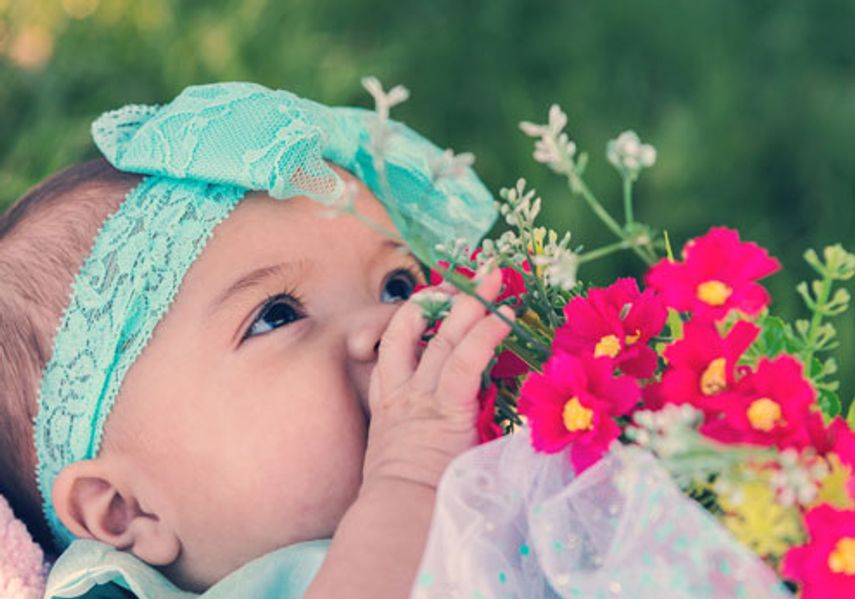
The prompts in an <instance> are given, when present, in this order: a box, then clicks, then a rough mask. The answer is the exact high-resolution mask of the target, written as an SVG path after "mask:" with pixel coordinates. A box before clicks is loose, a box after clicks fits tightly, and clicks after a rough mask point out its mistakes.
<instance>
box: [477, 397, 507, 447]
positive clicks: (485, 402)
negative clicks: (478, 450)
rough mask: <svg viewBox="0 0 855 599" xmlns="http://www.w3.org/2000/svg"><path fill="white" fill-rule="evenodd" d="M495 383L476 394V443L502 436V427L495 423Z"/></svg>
mask: <svg viewBox="0 0 855 599" xmlns="http://www.w3.org/2000/svg"><path fill="white" fill-rule="evenodd" d="M498 392H499V390H498V389H497V388H496V385H495V384H493V385H490V386H489V387H487V389H485V390H483V391H481V392H480V393H479V394H478V406H479V408H478V420H477V421H476V424H475V428H476V430H477V431H478V443H486V442H487V441H492V440H493V439H497V438H499V437H501V436H502V427H501V426H499V425H498V424H497V423H496V395H497V394H498Z"/></svg>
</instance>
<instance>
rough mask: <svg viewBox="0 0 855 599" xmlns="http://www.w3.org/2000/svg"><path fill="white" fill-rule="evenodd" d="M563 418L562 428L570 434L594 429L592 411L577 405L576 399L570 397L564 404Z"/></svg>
mask: <svg viewBox="0 0 855 599" xmlns="http://www.w3.org/2000/svg"><path fill="white" fill-rule="evenodd" d="M563 416H564V426H565V427H567V430H568V431H570V432H571V433H575V432H577V431H587V430H591V429H592V428H594V424H593V420H594V410H589V409H588V408H586V407H585V406H583V405H582V404H581V403H579V398H577V397H571V398H570V401H568V402H567V403H566V404H564V414H563Z"/></svg>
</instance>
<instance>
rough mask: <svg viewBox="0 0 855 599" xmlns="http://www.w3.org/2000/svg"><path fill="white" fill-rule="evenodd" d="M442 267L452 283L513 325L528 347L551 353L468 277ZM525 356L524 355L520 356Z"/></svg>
mask: <svg viewBox="0 0 855 599" xmlns="http://www.w3.org/2000/svg"><path fill="white" fill-rule="evenodd" d="M439 268H440V271H439V272H440V274H441V275H442V277H443V278H444V279H445V280H446V281H449V282H450V283H451V284H452V285H454V286H455V287H457V288H458V289H460V291H462V292H464V293H466V294H467V295H471V296H472V297H474V298H475V299H476V300H478V301H479V302H480V303H481V305H483V306H484V307H485V308H487V310H489V311H490V312H492V313H493V314H495V315H496V316H497V317H498V318H499V320H501V321H502V322H504V323H505V324H506V325H508V326H509V327H511V330H512V331H513V332H514V333H515V334H516V336H517V337H518V338H519V339H521V340H523V341H524V342H525V344H526V346H527V347H530V348H531V349H533V350H534V351H536V352H537V353H538V354H539V355H549V347H547V346H546V345H544V344H543V343H541V341H540V340H538V339H537V338H536V337H535V336H534V335H532V334H531V333H530V332H529V331H527V330H525V328H524V327H523V326H522V325H520V324H519V323H517V322H515V321H511V320H509V319H508V318H507V317H506V316H505V315H504V314H502V313H501V312H499V311H498V309H497V308H496V307H495V306H494V305H493V304H492V303H491V302H488V301H487V300H485V299H484V298H483V297H481V296H480V295H478V294H477V293H476V291H475V285H473V284H472V282H471V281H470V280H469V279H467V278H466V277H464V276H462V275H460V274H459V273H456V272H454V271H453V270H451V269H450V268H449V269H443V268H442V267H439ZM520 358H523V356H520Z"/></svg>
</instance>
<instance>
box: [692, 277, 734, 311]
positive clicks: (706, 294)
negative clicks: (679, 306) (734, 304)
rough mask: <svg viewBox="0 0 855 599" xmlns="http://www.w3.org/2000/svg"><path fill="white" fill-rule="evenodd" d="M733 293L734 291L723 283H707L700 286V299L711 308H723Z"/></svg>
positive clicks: (713, 281)
mask: <svg viewBox="0 0 855 599" xmlns="http://www.w3.org/2000/svg"><path fill="white" fill-rule="evenodd" d="M732 293H733V289H731V288H730V287H728V286H727V285H725V284H724V283H722V282H721V281H716V280H712V281H706V282H705V283H701V284H700V285H698V299H699V300H701V301H702V302H705V303H707V304H709V305H710V306H721V305H723V304H724V302H726V301H727V298H729V297H730V294H732Z"/></svg>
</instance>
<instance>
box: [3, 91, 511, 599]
mask: <svg viewBox="0 0 855 599" xmlns="http://www.w3.org/2000/svg"><path fill="white" fill-rule="evenodd" d="M271 107H272V108H271ZM330 110H331V109H327V107H322V106H320V105H317V104H314V103H311V102H308V101H305V100H301V99H299V98H296V97H294V96H291V95H290V94H287V93H286V92H272V91H270V90H266V89H265V88H261V87H260V86H251V85H247V84H222V85H214V86H203V87H198V88H189V89H188V90H186V91H185V92H184V93H183V94H182V95H181V96H179V98H177V99H176V101H175V102H174V103H173V104H171V105H167V106H166V107H164V108H162V109H160V108H154V107H129V108H128V109H126V110H125V111H124V112H121V113H118V114H116V113H114V114H112V115H105V117H103V118H102V119H101V120H100V121H99V122H98V124H96V127H95V128H94V133H95V136H96V141H97V142H98V144H99V147H101V149H102V151H103V152H104V153H105V155H106V156H107V158H108V160H109V161H110V162H111V163H112V164H113V165H116V166H118V167H119V170H117V169H116V168H114V167H113V166H111V165H110V164H108V163H107V162H106V161H104V160H103V159H99V160H96V161H93V162H90V163H87V164H84V165H80V166H76V167H72V168H71V169H69V170H67V171H65V172H63V173H60V174H59V175H56V176H54V177H53V178H51V179H49V180H48V181H46V182H44V183H42V184H41V185H40V186H38V187H37V188H35V189H34V190H33V191H31V192H30V193H29V194H27V195H26V196H25V197H24V198H22V199H21V200H19V202H18V203H16V205H15V206H13V207H12V208H11V209H10V210H8V211H7V213H6V214H4V215H3V217H2V220H0V269H2V272H3V276H2V285H3V288H4V289H3V292H2V294H0V343H2V345H0V348H2V352H3V355H2V359H0V381H2V385H3V396H2V400H1V401H0V410H2V412H0V414H2V419H3V422H4V427H3V434H2V435H0V472H2V476H0V480H2V489H0V491H2V493H3V494H5V495H6V496H7V497H9V498H10V501H12V502H13V505H14V507H15V509H16V511H17V513H18V514H19V515H20V516H21V517H22V518H24V519H25V520H26V521H27V523H28V525H29V526H30V529H31V531H33V533H34V534H35V535H36V537H37V538H38V539H39V540H40V541H41V542H42V544H43V545H44V546H46V547H51V546H52V547H53V548H54V549H57V550H61V549H64V548H65V545H67V544H68V543H69V542H70V541H72V540H73V539H80V540H77V541H74V542H73V543H72V544H71V548H70V549H69V550H68V551H67V552H66V554H65V555H63V556H62V557H60V559H59V562H58V563H57V564H56V566H55V567H54V571H53V573H52V577H51V581H49V585H48V587H49V596H50V595H51V594H52V592H56V593H60V592H62V593H63V594H62V595H61V596H64V597H74V596H82V595H83V594H85V593H86V592H87V590H88V589H89V588H91V587H92V586H93V585H95V584H104V583H107V582H111V581H112V582H114V583H116V584H118V585H119V586H121V587H123V588H124V589H128V590H130V591H132V592H133V593H135V594H137V595H138V596H167V594H166V589H170V592H172V591H174V592H175V595H174V596H176V597H178V596H182V597H184V596H192V595H185V594H179V593H180V591H179V589H183V590H186V591H189V592H192V593H205V594H204V596H205V597H208V596H211V597H226V596H229V597H230V596H262V595H260V594H253V593H249V592H248V591H247V589H248V588H249V587H248V586H246V585H250V584H258V585H259V586H258V589H262V590H266V591H269V592H276V593H277V594H276V596H278V597H281V596H286V597H291V596H293V597H298V596H301V595H302V592H303V590H304V589H305V595H304V596H305V597H334V596H347V597H354V598H357V597H372V598H379V597H404V596H407V594H408V592H409V589H410V588H411V586H412V584H413V579H414V577H415V573H416V568H417V566H418V564H419V560H420V558H421V555H422V551H423V549H424V544H425V540H426V537H427V531H428V527H429V524H430V520H431V514H432V510H433V503H434V499H435V493H436V486H437V483H438V481H439V478H440V476H441V475H442V473H443V471H444V470H445V468H446V466H447V465H448V463H449V462H450V461H451V460H452V459H453V458H454V457H455V456H457V455H458V454H460V453H462V452H463V451H464V450H466V449H467V448H469V447H471V446H473V445H474V444H475V442H476V433H475V428H474V423H475V419H476V413H477V405H478V404H477V399H476V396H477V393H478V390H479V385H480V381H481V376H482V372H483V370H484V369H485V368H486V366H487V365H488V363H489V361H490V359H491V357H492V356H493V354H494V350H495V348H496V347H497V346H498V345H499V343H500V342H501V340H502V339H503V338H504V337H505V335H506V334H507V333H508V331H509V327H508V326H507V324H505V323H503V322H502V321H501V320H500V319H499V318H498V317H497V316H496V315H491V314H489V313H488V312H487V311H486V310H485V309H484V307H483V306H482V304H481V303H479V302H478V301H477V300H476V299H474V298H472V297H469V296H466V295H463V294H460V295H455V296H454V302H453V308H452V310H451V312H450V314H449V316H448V317H447V319H446V321H445V322H444V324H443V326H442V327H441V328H440V331H439V333H438V335H437V336H436V337H434V338H433V339H432V340H431V341H430V342H429V343H428V344H427V346H426V348H425V349H424V352H423V353H421V352H420V350H419V342H420V340H421V336H422V333H423V332H424V330H425V328H426V326H427V323H426V321H425V320H424V318H423V317H422V314H421V308H420V307H419V306H418V305H417V304H416V303H415V302H412V301H408V300H409V298H410V297H411V296H412V294H413V291H414V288H415V287H416V286H417V285H419V284H422V283H423V278H422V274H421V271H420V267H419V262H418V261H417V260H416V259H415V258H414V256H413V255H412V254H411V253H409V252H407V251H406V245H405V243H404V242H405V241H406V242H407V243H410V245H412V243H413V242H414V240H415V243H419V244H422V247H433V245H434V243H433V242H434V241H437V240H439V237H438V233H437V232H438V231H439V230H440V228H439V227H433V229H432V228H431V226H430V225H431V223H432V222H434V221H436V222H438V223H440V224H442V225H443V226H444V227H445V228H446V229H447V231H448V232H450V233H455V232H459V231H460V230H461V228H460V227H456V226H455V222H457V221H459V222H462V223H463V224H464V225H465V227H468V229H466V230H467V232H468V234H469V237H470V238H471V239H472V240H473V241H477V237H479V236H480V235H483V234H484V233H485V232H486V230H487V229H488V228H489V225H490V224H491V223H492V220H493V218H494V214H493V213H492V211H493V207H492V201H491V199H490V198H489V194H488V193H487V192H486V190H484V189H483V186H481V185H480V183H478V182H477V179H475V177H474V174H472V173H471V171H469V172H467V173H465V175H464V176H463V179H464V180H463V181H462V182H461V183H459V184H456V183H455V182H454V181H449V180H446V181H440V180H439V178H438V177H431V176H430V173H427V174H425V173H422V172H420V171H419V169H420V168H423V165H424V164H426V163H429V161H430V160H433V159H435V158H436V156H437V155H438V154H440V153H439V151H438V149H436V148H435V147H434V146H432V144H429V143H428V142H426V141H425V140H422V139H421V138H420V137H418V136H417V135H416V134H414V133H413V132H411V131H409V130H406V129H404V128H402V127H400V126H399V125H397V124H393V123H390V122H382V119H381V122H380V123H379V126H386V127H388V128H389V129H388V130H389V131H392V133H391V134H386V135H385V137H384V134H383V133H382V130H381V129H379V128H373V129H372V127H373V126H376V125H377V123H375V122H374V121H373V120H372V119H373V118H375V117H374V115H373V113H367V112H366V111H356V110H350V111H347V110H343V111H342V112H339V113H333V112H327V111H330ZM265 111H266V112H265ZM332 114H334V115H335V118H332V117H331V116H330V115H332ZM188 115H189V116H188ZM181 119H183V120H181ZM277 119H280V120H277ZM176 121H179V122H180V123H181V124H180V126H177V125H175V123H176ZM371 123H374V125H371ZM147 135H148V137H146V136H147ZM253 136H256V137H258V139H252V143H253V144H254V146H253V147H252V148H250V147H249V145H248V144H249V143H250V142H248V141H247V139H249V138H252V137H253ZM396 136H397V137H399V138H400V139H401V140H403V141H402V143H404V142H406V144H407V145H406V146H405V147H404V148H403V149H400V148H396V147H395V146H394V139H393V138H394V137H396ZM390 139H391V140H392V141H390ZM152 140H155V141H154V142H153V141H152ZM259 140H260V141H259ZM135 144H136V145H135ZM153 144H154V145H153ZM157 144H160V145H157ZM276 144H278V145H276ZM325 144H326V145H325ZM188 148H189V149H188ZM416 150H418V151H420V152H423V153H424V154H423V155H419V154H418V153H417V152H416ZM182 152H185V153H186V155H188V156H190V158H189V159H188V160H187V161H182V158H181V156H182ZM252 152H255V153H252ZM379 152H383V159H384V160H386V159H388V163H387V165H386V166H385V167H380V168H378V164H379V163H378V160H377V158H378V153H379ZM396 152H397V154H396ZM420 165H422V166H420ZM131 172H134V173H142V174H147V175H151V176H150V177H147V178H145V179H143V178H141V177H140V176H138V175H135V174H130V173H131ZM434 174H436V173H434ZM408 175H409V178H408ZM414 181H415V182H416V183H418V185H421V186H422V187H421V188H420V187H418V186H417V185H416V184H415V183H413V182H414ZM455 185H458V186H457V187H454V186H455ZM419 189H426V190H428V192H429V194H433V195H432V196H429V197H418V192H419ZM247 190H257V191H247ZM301 191H302V193H301ZM452 193H453V194H454V195H453V196H452ZM285 198H287V199H285ZM342 198H345V199H346V201H347V202H348V206H349V208H350V209H348V210H341V209H339V210H338V211H337V212H336V215H335V216H334V217H332V218H331V217H330V216H331V215H330V207H329V206H328V205H324V203H326V204H329V203H330V202H331V201H335V202H341V201H342ZM438 198H439V200H438ZM443 198H446V199H448V203H449V204H450V203H451V202H452V200H453V201H454V202H455V205H454V206H453V208H454V210H451V209H449V210H448V211H447V212H446V213H444V214H440V215H439V216H437V213H436V211H437V210H440V209H442V207H443V206H444V205H445V202H444V200H442V199H443ZM283 199H284V201H283ZM318 200H320V201H318ZM427 200H430V201H432V202H434V203H435V204H434V205H432V206H426V205H424V203H423V202H425V201H427ZM135 202H137V203H138V206H137V205H135V204H134V203H135ZM440 204H442V205H440ZM461 206H462V208H461ZM420 211H423V213H420ZM431 211H434V212H433V213H431ZM354 213H355V214H354ZM357 215H358V216H359V218H357ZM473 223H477V224H475V225H473ZM113 225H115V226H113ZM383 230H385V231H396V230H397V232H398V234H399V235H400V236H401V238H397V239H396V238H394V237H390V236H387V235H385V234H383V233H382V232H381V231H383ZM402 238H403V239H402ZM99 244H100V245H99ZM500 286H501V279H500V275H499V273H498V272H497V271H493V272H490V273H485V274H484V275H483V276H482V277H481V278H480V280H479V287H478V293H479V294H480V295H481V296H482V297H483V298H484V299H486V300H488V301H492V300H493V299H495V298H496V297H497V296H498V294H499V288H500ZM69 298H71V299H69ZM500 311H501V312H502V314H503V315H504V316H505V317H506V318H509V319H511V318H513V312H512V311H511V310H510V309H508V308H507V307H503V308H502V309H500ZM147 327H148V328H147ZM81 389H83V390H87V389H88V390H91V391H92V393H83V392H81V391H80V390H81ZM34 420H35V431H34V427H33V424H32V423H33V421H34ZM42 504H44V514H45V516H44V517H43V516H42ZM51 537H52V538H53V539H54V541H53V542H52V541H51ZM324 539H331V541H329V544H328V550H327V551H325V549H326V545H325V544H323V542H322V545H320V548H321V551H320V553H318V552H317V550H318V547H319V545H318V543H317V542H318V541H319V540H324ZM96 542H97V543H96ZM306 542H314V544H313V543H306ZM281 548H285V549H286V551H284V552H283V551H282V550H281ZM302 549H305V550H306V551H308V552H309V553H311V552H312V551H314V552H315V553H314V554H312V555H320V556H321V558H322V564H321V559H320V558H319V559H317V560H315V562H312V561H311V559H309V560H307V559H306V558H305V556H306V555H307V553H306V552H304V551H302ZM115 550H119V551H118V552H117V551H115ZM324 554H325V556H324ZM271 555H272V556H278V557H275V558H274V561H273V562H264V563H266V564H272V566H271V568H272V569H273V570H276V569H277V568H280V570H282V571H287V572H291V573H292V574H293V576H292V578H290V579H289V578H287V577H286V578H284V579H279V581H278V582H277V583H276V584H277V585H280V586H279V587H278V588H273V587H272V586H270V587H264V586H263V584H262V583H260V582H258V579H259V578H263V577H264V576H266V575H267V574H260V573H259V572H267V570H263V569H260V568H259V569H256V570H253V571H252V572H253V573H252V574H251V575H247V578H246V579H243V582H242V583H235V582H234V580H238V579H234V580H233V581H232V583H231V586H229V584H228V581H229V578H230V576H229V575H230V574H231V577H234V576H235V575H236V574H239V572H240V571H241V570H242V569H243V568H246V567H247V565H248V564H251V563H261V562H260V561H259V560H261V561H263V560H265V559H267V558H266V557H265V556H271ZM130 556H133V557H132V558H131V557H130ZM123 560H124V561H123ZM128 560H132V561H128ZM276 560H279V561H276ZM301 560H303V561H301ZM105 564H106V565H108V566H109V565H110V564H114V565H115V564H118V565H115V566H110V567H105ZM142 564H147V565H148V566H151V567H152V568H144V567H143V566H142ZM312 564H314V565H312ZM111 567H112V568H113V570H111V569H110V568H111ZM99 568H101V569H100V570H99ZM155 570H156V571H155ZM315 570H317V574H316V575H314V574H315ZM111 572H115V574H110V573H111ZM135 573H139V574H135ZM313 575H314V576H313ZM250 578H252V580H250ZM167 579H168V580H169V581H171V583H169V582H166V580H167ZM244 583H245V584H244ZM172 584H174V587H173V586H171V585H172ZM271 584H272V583H271ZM146 585H149V586H146ZM175 587H177V588H175ZM227 587H228V589H231V590H234V591H235V593H236V594H234V595H232V594H229V592H230V591H227V590H223V589H226V588H227ZM218 588H219V589H220V590H218ZM253 588H254V587H253ZM51 589H53V591H51ZM75 589H76V590H75ZM153 589H160V591H158V590H153ZM75 592H76V593H77V594H75ZM257 592H261V591H257ZM289 592H290V593H292V594H288V593H289ZM158 593H160V594H158ZM244 593H248V594H244ZM209 594H210V595H209ZM56 596H60V595H56ZM105 596H106V595H105ZM110 596H112V595H110ZM115 596H125V595H115ZM169 596H173V595H169Z"/></svg>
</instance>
